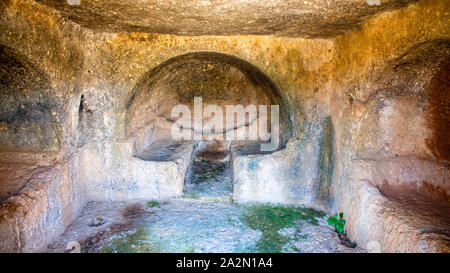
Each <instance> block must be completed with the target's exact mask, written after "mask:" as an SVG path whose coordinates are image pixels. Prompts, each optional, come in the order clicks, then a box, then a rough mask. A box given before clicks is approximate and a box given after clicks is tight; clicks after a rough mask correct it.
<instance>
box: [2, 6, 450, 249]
mask: <svg viewBox="0 0 450 273" xmlns="http://www.w3.org/2000/svg"><path fill="white" fill-rule="evenodd" d="M369 2H371V3H372V1H369ZM449 14H450V10H449V5H448V3H446V1H440V0H421V1H395V0H392V1H381V5H369V4H368V1H359V0H348V1H309V0H308V1H171V2H166V1H150V0H149V1H119V0H115V1H108V4H105V1H88V0H86V1H84V0H81V5H69V4H67V2H66V1H47V0H42V1H37V0H36V1H35V0H9V1H1V2H0V21H1V24H0V100H1V104H0V201H1V202H2V203H1V207H0V251H3V252H35V251H40V250H42V249H45V248H46V247H47V246H48V244H50V243H51V242H52V241H53V240H54V239H55V238H56V237H57V236H58V235H60V234H62V233H63V232H64V230H65V229H66V228H67V226H68V225H69V224H70V223H72V221H73V220H74V219H75V217H76V216H77V215H79V214H80V212H81V209H82V208H83V207H84V206H85V205H86V204H87V203H88V202H89V201H111V202H115V201H133V200H139V201H142V202H143V201H148V200H153V199H165V198H173V197H178V196H180V195H181V194H182V193H183V187H184V183H185V178H186V175H187V174H189V172H190V170H191V168H192V162H193V161H194V160H201V158H203V159H207V160H213V161H214V160H219V161H220V162H221V164H222V163H224V162H226V164H228V162H229V164H230V168H231V171H232V178H231V180H232V182H230V183H233V185H232V187H233V198H234V200H236V201H238V202H249V201H250V202H271V203H283V204H294V205H303V206H308V207H314V208H318V209H322V210H325V211H327V212H329V213H335V212H344V215H345V217H346V219H347V226H346V229H347V234H348V236H349V237H350V239H351V240H352V241H357V243H358V245H359V246H361V247H362V248H367V249H369V248H371V247H373V246H376V247H377V250H378V251H384V252H448V251H449V239H448V238H449V236H450V232H449V230H450V227H449V219H448V215H450V213H449V212H450V205H449V194H450V184H449V181H450V171H449V155H450V152H449V142H448V141H449V139H450V138H449V130H448V128H449V94H448V93H449V92H448V91H449V84H448V83H449V79H448V75H449V63H450V59H449V58H450V42H449V41H450V28H449V25H448V22H449ZM196 96H197V97H202V100H203V103H204V104H217V105H218V106H220V107H222V108H223V107H224V106H225V105H228V104H242V105H244V106H247V105H250V104H266V105H270V104H276V105H280V123H281V129H280V140H281V141H280V144H279V146H278V147H277V149H276V151H273V152H268V153H261V152H259V151H258V145H259V144H260V140H259V139H258V140H256V141H254V142H249V141H244V142H237V141H218V142H199V141H173V140H172V139H171V138H170V128H171V126H172V125H173V124H174V123H175V122H177V121H176V120H175V119H174V118H173V117H171V115H170V114H171V110H172V107H173V106H174V105H177V104H184V105H186V106H187V107H188V108H189V109H190V110H192V108H193V101H194V97H196ZM190 121H191V122H192V121H193V120H192V119H190ZM208 121H209V119H208V118H205V119H204V120H202V122H203V123H205V124H206V123H208ZM252 126H258V125H257V124H256V123H254V122H253V123H252V122H251V121H249V122H247V123H245V122H244V123H242V124H238V126H237V127H236V128H225V130H234V131H239V130H243V129H247V128H249V127H252ZM192 131H195V130H194V128H192ZM211 143H213V144H211ZM195 157H197V158H195ZM194 167H195V166H194ZM422 216H423V217H422Z"/></svg>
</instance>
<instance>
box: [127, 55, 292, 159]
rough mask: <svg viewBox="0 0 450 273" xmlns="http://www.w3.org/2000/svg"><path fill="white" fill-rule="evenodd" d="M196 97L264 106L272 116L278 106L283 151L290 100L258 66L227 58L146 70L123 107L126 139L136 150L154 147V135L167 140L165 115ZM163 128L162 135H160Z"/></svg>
mask: <svg viewBox="0 0 450 273" xmlns="http://www.w3.org/2000/svg"><path fill="white" fill-rule="evenodd" d="M195 96H201V97H202V98H203V103H204V104H217V105H219V106H221V107H222V108H224V106H225V105H227V104H231V105H237V104H242V105H244V106H247V105H250V104H252V105H254V104H256V105H257V104H264V105H269V107H268V108H269V111H270V105H279V110H280V111H279V113H280V143H281V145H280V147H279V148H284V145H285V143H286V141H287V140H288V139H289V137H290V136H291V133H292V123H291V119H290V109H289V102H288V99H287V98H286V96H285V95H284V94H283V92H282V91H281V90H280V89H279V88H278V86H277V85H276V84H275V83H274V82H273V81H272V80H271V79H270V78H269V77H268V76H267V75H266V74H265V73H264V72H262V71H261V70H260V69H259V68H258V67H256V66H254V65H252V64H251V63H249V62H247V61H246V60H243V59H241V58H238V57H235V56H232V55H228V54H223V53H218V52H190V53H186V54H182V55H178V56H176V57H173V58H171V59H169V60H167V61H165V62H163V63H161V64H160V65H158V66H156V67H155V68H153V69H150V70H149V71H148V72H147V73H145V75H144V76H143V77H142V78H141V79H140V80H139V81H138V83H137V84H136V86H135V87H134V88H133V90H132V91H131V93H130V94H129V96H128V98H127V101H126V104H125V112H126V134H127V137H135V138H136V139H138V140H137V143H138V144H137V146H139V147H142V146H146V145H148V144H149V143H150V142H152V140H151V138H152V137H153V138H154V137H155V135H156V134H159V135H160V136H161V135H163V136H162V138H164V137H166V136H167V134H168V133H167V127H168V126H169V125H171V124H172V123H173V122H174V120H173V119H171V117H170V116H169V114H170V110H171V109H172V107H173V106H174V105H176V104H186V105H188V106H189V107H190V108H191V109H192V106H193V99H194V97H195ZM269 117H270V114H269ZM239 126H241V125H238V127H239ZM245 126H251V125H249V124H245ZM162 127H165V129H166V130H165V133H162V134H161V133H159V132H161V130H159V129H161V128H162ZM235 129H236V128H235ZM237 129H239V128H237ZM158 130H159V132H156V131H158ZM160 138H161V137H160ZM135 146H136V145H135ZM136 149H137V150H139V149H141V148H135V150H136Z"/></svg>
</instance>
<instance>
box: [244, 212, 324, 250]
mask: <svg viewBox="0 0 450 273" xmlns="http://www.w3.org/2000/svg"><path fill="white" fill-rule="evenodd" d="M246 210H247V212H246V213H245V214H244V215H243V216H242V218H241V220H242V222H243V223H244V224H245V225H247V226H248V227H250V228H251V229H255V230H259V231H261V233H262V234H261V238H260V239H259V240H258V242H257V244H256V247H257V251H258V252H269V253H270V252H281V251H282V249H283V246H284V245H285V244H286V243H288V242H289V241H290V240H293V239H298V238H290V237H289V236H286V235H282V234H280V232H279V231H280V230H282V229H284V228H290V227H291V228H295V227H296V226H297V223H296V221H297V220H303V221H308V222H309V223H311V224H313V225H318V222H317V219H316V218H318V217H324V216H325V213H323V212H319V211H316V210H313V209H310V208H301V207H294V206H288V207H286V206H280V205H254V206H250V207H247V208H246ZM296 234H297V235H298V234H299V232H297V233H296ZM294 237H298V236H294Z"/></svg>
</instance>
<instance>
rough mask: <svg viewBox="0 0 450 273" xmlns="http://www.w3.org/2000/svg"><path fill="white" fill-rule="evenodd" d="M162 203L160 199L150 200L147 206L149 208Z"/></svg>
mask: <svg viewBox="0 0 450 273" xmlns="http://www.w3.org/2000/svg"><path fill="white" fill-rule="evenodd" d="M159 205H160V203H159V202H158V201H148V202H147V207H149V208H154V207H159Z"/></svg>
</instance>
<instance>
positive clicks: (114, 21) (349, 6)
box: [38, 0, 413, 37]
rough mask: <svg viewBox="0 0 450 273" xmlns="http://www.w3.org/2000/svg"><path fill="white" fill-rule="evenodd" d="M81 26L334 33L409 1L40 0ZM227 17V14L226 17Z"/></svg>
mask: <svg viewBox="0 0 450 273" xmlns="http://www.w3.org/2000/svg"><path fill="white" fill-rule="evenodd" d="M38 2H42V3H45V4H46V5H49V6H51V7H54V8H56V9H58V10H60V11H61V12H62V14H63V15H64V16H66V17H67V18H69V19H70V20H73V21H75V22H77V23H79V24H81V25H82V26H85V27H88V28H93V29H95V30H101V31H133V32H152V33H167V34H176V35H243V34H253V35H255V34H275V35H279V36H303V37H329V36H333V35H336V34H340V33H342V32H345V31H346V30H349V29H352V28H354V27H357V26H358V25H360V24H361V23H362V22H363V20H364V18H365V17H368V16H370V15H373V14H375V13H377V12H380V11H385V10H390V9H395V8H399V7H402V6H404V5H406V4H407V3H409V2H413V1H408V0H386V1H380V3H382V4H381V5H369V3H372V2H371V1H367V0H340V1H329V0H309V1H295V0H289V1H287V0H277V1H273V0H271V1H259V0H258V1H256V0H251V1H241V0H233V1H229V0H195V1H192V0H177V1H170V2H164V1H155V0H145V1H142V0H139V1H137V0H133V1H130V0H126V1H124V0H114V1H108V3H107V4H105V2H104V1H98V0H82V1H81V5H69V4H68V3H69V1H67V2H66V1H54V0H38ZM224 15H226V16H224Z"/></svg>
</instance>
